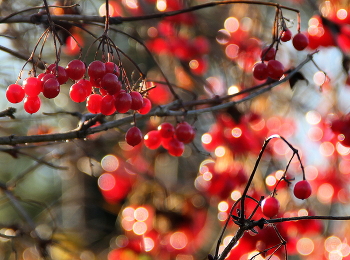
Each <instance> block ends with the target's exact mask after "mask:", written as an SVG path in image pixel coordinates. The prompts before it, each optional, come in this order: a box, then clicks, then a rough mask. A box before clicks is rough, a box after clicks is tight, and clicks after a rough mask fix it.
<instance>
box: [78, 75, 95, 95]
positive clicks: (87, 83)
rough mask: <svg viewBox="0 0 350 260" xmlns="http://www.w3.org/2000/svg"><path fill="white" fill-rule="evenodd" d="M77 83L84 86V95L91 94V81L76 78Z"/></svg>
mask: <svg viewBox="0 0 350 260" xmlns="http://www.w3.org/2000/svg"><path fill="white" fill-rule="evenodd" d="M77 83H79V84H81V85H82V86H83V87H84V90H85V93H86V96H89V95H90V94H91V92H92V85H91V82H90V81H89V80H86V79H81V80H78V82H77Z"/></svg>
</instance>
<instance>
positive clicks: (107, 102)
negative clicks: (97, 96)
mask: <svg viewBox="0 0 350 260" xmlns="http://www.w3.org/2000/svg"><path fill="white" fill-rule="evenodd" d="M114 103H115V98H114V96H112V95H105V96H103V98H102V100H101V113H102V114H104V115H106V116H109V115H112V114H113V113H114V112H115V110H116V109H115V105H114Z"/></svg>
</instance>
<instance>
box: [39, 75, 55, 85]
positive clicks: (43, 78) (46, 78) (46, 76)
mask: <svg viewBox="0 0 350 260" xmlns="http://www.w3.org/2000/svg"><path fill="white" fill-rule="evenodd" d="M38 78H39V77H38ZM49 79H56V76H55V75H53V74H51V73H49V74H45V75H44V76H43V77H41V79H40V81H41V82H42V84H44V82H45V81H46V80H49Z"/></svg>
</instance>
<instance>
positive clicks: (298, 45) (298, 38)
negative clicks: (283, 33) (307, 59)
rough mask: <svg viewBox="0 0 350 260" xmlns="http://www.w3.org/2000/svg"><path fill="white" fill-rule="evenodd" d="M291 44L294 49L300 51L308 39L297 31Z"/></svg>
mask: <svg viewBox="0 0 350 260" xmlns="http://www.w3.org/2000/svg"><path fill="white" fill-rule="evenodd" d="M292 42H293V46H294V48H295V49H296V50H298V51H302V50H304V49H305V48H306V47H307V46H308V45H309V39H308V38H307V36H306V35H305V34H303V33H297V34H296V35H295V36H294V37H293V41H292Z"/></svg>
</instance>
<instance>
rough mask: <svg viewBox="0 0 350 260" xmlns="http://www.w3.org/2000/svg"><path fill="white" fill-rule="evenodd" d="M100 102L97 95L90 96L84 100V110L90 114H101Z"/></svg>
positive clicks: (100, 97)
mask: <svg viewBox="0 0 350 260" xmlns="http://www.w3.org/2000/svg"><path fill="white" fill-rule="evenodd" d="M101 100H102V96H101V95H99V94H91V95H90V96H88V98H87V100H86V108H87V110H89V112H90V113H92V114H98V113H100V112H101Z"/></svg>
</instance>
